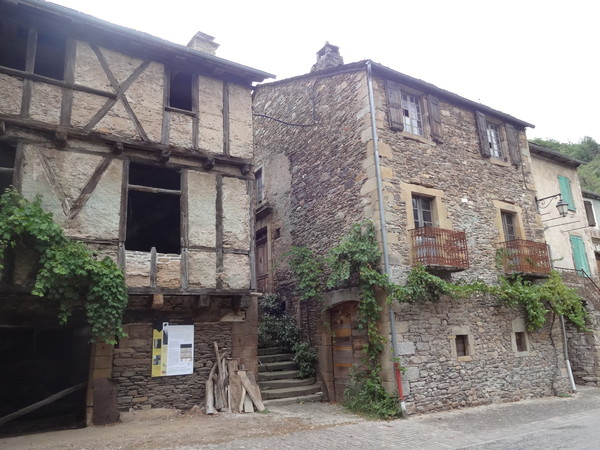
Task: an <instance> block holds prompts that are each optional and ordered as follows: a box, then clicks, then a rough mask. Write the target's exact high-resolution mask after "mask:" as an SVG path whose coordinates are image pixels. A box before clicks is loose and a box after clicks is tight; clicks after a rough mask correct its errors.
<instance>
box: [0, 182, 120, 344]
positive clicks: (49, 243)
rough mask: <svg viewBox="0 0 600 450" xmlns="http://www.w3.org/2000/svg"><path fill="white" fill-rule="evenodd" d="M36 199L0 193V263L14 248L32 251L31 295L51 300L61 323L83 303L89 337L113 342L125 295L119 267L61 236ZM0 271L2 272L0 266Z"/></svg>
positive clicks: (60, 232) (60, 230) (13, 192)
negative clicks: (34, 261) (34, 259)
mask: <svg viewBox="0 0 600 450" xmlns="http://www.w3.org/2000/svg"><path fill="white" fill-rule="evenodd" d="M41 202H42V201H41V197H39V196H38V197H36V199H35V200H34V201H28V200H26V199H25V198H24V197H23V196H22V195H21V194H19V193H18V192H17V191H15V190H13V189H8V190H6V191H5V192H4V194H2V196H1V197H0V262H1V261H4V260H5V256H7V255H8V254H9V252H11V251H14V250H15V249H17V250H18V248H19V247H24V248H28V249H32V250H34V251H35V252H36V253H37V255H39V261H38V264H37V273H36V275H35V282H34V285H33V289H32V291H31V293H32V294H33V295H36V296H39V297H44V298H46V299H48V300H51V301H54V302H56V303H57V305H58V319H59V322H60V323H61V324H65V323H67V321H68V320H69V318H70V317H71V315H72V314H73V311H74V310H75V308H76V307H77V305H78V304H80V303H83V306H84V308H85V314H86V318H87V321H88V323H89V325H90V327H91V335H92V339H93V340H98V341H103V342H106V343H110V344H113V343H115V342H116V340H115V338H118V337H123V336H125V334H124V332H123V328H122V322H121V321H122V316H123V311H124V309H125V307H126V305H127V301H128V298H127V286H126V284H125V276H124V274H123V271H122V270H121V269H120V268H119V267H118V266H117V265H116V264H115V263H114V261H112V260H111V259H110V258H108V257H105V258H103V259H97V258H96V257H95V255H94V254H93V253H92V252H90V250H88V249H87V248H86V247H85V245H83V244H82V243H80V242H76V241H73V240H71V239H70V238H68V237H66V236H65V235H64V233H63V231H62V229H61V227H60V226H59V225H58V224H57V223H55V222H54V221H53V219H52V214H49V213H46V212H44V210H43V209H42V206H41ZM0 270H1V271H2V275H3V277H4V276H6V274H5V267H4V266H3V265H0Z"/></svg>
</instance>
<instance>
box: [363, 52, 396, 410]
mask: <svg viewBox="0 0 600 450" xmlns="http://www.w3.org/2000/svg"><path fill="white" fill-rule="evenodd" d="M366 66H367V88H368V91H369V109H370V112H371V133H372V139H373V158H374V159H375V178H376V180H377V199H378V203H379V223H380V232H381V245H382V247H383V266H384V271H385V273H386V275H387V276H388V277H389V278H391V270H390V255H389V251H388V244H387V226H386V223H385V210H384V202H383V183H382V181H381V168H380V166H379V138H378V136H377V121H376V117H375V99H374V95H373V81H372V78H371V61H370V60H368V61H367V62H366ZM388 311H389V321H390V334H391V339H392V349H393V352H394V376H395V379H396V386H397V388H398V398H399V399H400V411H401V412H402V415H403V416H406V403H405V401H404V392H403V390H402V374H401V372H400V363H399V355H398V345H397V342H396V321H395V319H394V311H392V308H390V307H389V306H388Z"/></svg>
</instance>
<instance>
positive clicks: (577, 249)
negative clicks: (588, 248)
mask: <svg viewBox="0 0 600 450" xmlns="http://www.w3.org/2000/svg"><path fill="white" fill-rule="evenodd" d="M569 240H570V241H571V251H572V253H573V263H574V265H575V270H577V271H578V272H579V273H580V274H581V272H585V273H586V274H587V275H588V276H590V275H591V274H592V273H591V272H590V265H589V263H588V259H587V255H586V253H585V244H584V242H583V238H581V237H580V236H572V235H571V236H570V237H569ZM581 275H583V274H581Z"/></svg>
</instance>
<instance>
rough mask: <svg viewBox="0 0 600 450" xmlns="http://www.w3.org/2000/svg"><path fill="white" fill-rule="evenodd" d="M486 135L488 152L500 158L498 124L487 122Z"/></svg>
mask: <svg viewBox="0 0 600 450" xmlns="http://www.w3.org/2000/svg"><path fill="white" fill-rule="evenodd" d="M487 137H488V145H489V146H490V153H491V155H492V156H493V157H494V158H498V159H502V158H503V157H504V155H503V154H502V147H501V146H500V130H499V129H498V126H497V125H495V124H493V123H489V122H488V123H487Z"/></svg>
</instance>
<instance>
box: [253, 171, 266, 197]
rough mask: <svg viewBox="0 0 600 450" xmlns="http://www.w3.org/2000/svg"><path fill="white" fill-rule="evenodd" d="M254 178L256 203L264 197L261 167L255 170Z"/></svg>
mask: <svg viewBox="0 0 600 450" xmlns="http://www.w3.org/2000/svg"><path fill="white" fill-rule="evenodd" d="M254 178H255V181H256V203H261V202H262V201H263V200H264V199H265V197H264V184H263V183H264V182H263V171H262V169H258V170H257V171H256V172H255V174H254Z"/></svg>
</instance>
